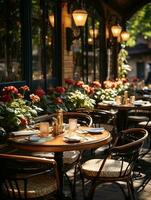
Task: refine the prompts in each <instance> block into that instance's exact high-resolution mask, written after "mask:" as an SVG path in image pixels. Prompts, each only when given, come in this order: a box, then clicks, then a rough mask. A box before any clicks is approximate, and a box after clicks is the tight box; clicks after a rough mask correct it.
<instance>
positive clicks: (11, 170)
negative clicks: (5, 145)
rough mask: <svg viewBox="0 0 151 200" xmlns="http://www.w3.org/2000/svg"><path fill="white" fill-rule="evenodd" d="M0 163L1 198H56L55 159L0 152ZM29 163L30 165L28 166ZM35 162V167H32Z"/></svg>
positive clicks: (19, 199) (57, 191)
mask: <svg viewBox="0 0 151 200" xmlns="http://www.w3.org/2000/svg"><path fill="white" fill-rule="evenodd" d="M0 163H1V165H0V193H1V198H2V199H6V200H7V199H9V200H10V199H13V200H16V199H18V200H22V199H24V200H28V199H46V198H48V197H49V198H56V197H57V195H56V194H59V177H58V172H57V168H56V162H55V160H53V159H46V158H38V157H33V156H25V155H15V154H0ZM30 163H31V166H32V167H29V164H30ZM37 164H38V167H37V168H35V167H33V166H34V165H37ZM27 165H28V167H27ZM39 165H41V167H39Z"/></svg>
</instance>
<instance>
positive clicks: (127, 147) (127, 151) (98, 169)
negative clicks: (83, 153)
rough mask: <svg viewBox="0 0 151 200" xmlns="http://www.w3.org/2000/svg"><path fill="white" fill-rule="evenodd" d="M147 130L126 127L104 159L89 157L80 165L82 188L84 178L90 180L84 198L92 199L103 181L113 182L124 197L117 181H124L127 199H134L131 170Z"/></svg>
mask: <svg viewBox="0 0 151 200" xmlns="http://www.w3.org/2000/svg"><path fill="white" fill-rule="evenodd" d="M147 136H148V132H147V131H146V130H145V129H142V128H133V129H127V130H124V131H123V132H122V135H121V136H120V137H119V138H118V139H117V141H116V145H115V146H113V147H112V148H111V149H109V151H108V153H107V155H106V157H105V158H104V159H91V160H88V161H86V162H85V163H83V164H82V165H81V175H82V176H81V177H82V182H83V188H84V178H86V179H88V180H90V181H91V187H90V190H89V193H88V196H87V197H85V192H84V197H85V198H86V199H89V200H90V199H91V200H92V199H93V196H94V192H95V189H96V187H97V186H98V185H99V184H101V183H105V182H113V183H116V184H118V185H119V186H120V188H121V190H122V191H123V194H124V196H125V198H127V194H126V193H125V191H124V189H123V188H122V186H121V185H120V184H119V182H118V181H122V182H126V184H127V188H128V196H129V198H128V199H135V192H134V188H133V181H132V171H133V169H134V166H135V162H136V161H137V159H138V156H139V152H140V149H141V147H142V145H143V142H144V140H145V139H146V138H147Z"/></svg>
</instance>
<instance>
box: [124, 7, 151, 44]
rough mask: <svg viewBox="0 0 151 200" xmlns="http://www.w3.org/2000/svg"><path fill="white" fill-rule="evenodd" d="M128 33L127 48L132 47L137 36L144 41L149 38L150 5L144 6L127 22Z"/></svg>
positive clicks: (150, 31)
mask: <svg viewBox="0 0 151 200" xmlns="http://www.w3.org/2000/svg"><path fill="white" fill-rule="evenodd" d="M128 31H129V33H130V39H129V40H128V42H127V45H128V46H134V45H135V44H136V39H137V37H138V36H143V38H144V39H149V38H150V37H151V3H148V4H147V5H145V6H144V7H143V8H142V9H141V10H139V11H138V12H137V13H136V14H134V16H133V17H132V18H131V19H130V20H129V21H128Z"/></svg>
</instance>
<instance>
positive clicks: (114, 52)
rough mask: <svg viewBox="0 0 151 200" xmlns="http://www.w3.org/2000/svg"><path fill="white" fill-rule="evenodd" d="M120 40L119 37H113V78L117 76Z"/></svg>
mask: <svg viewBox="0 0 151 200" xmlns="http://www.w3.org/2000/svg"><path fill="white" fill-rule="evenodd" d="M117 45H118V42H117V38H116V37H114V38H113V45H112V63H113V79H114V80H115V79H116V78H117V70H118V67H117V54H118V46H117Z"/></svg>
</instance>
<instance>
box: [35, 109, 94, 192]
mask: <svg viewBox="0 0 151 200" xmlns="http://www.w3.org/2000/svg"><path fill="white" fill-rule="evenodd" d="M56 115H57V113H54V114H50V115H44V116H41V117H39V118H36V119H35V122H37V123H38V122H41V121H50V123H51V122H52V120H53V117H56ZM70 118H74V119H77V123H78V124H80V125H83V126H87V127H91V126H92V123H93V120H92V117H91V116H90V115H88V114H85V113H81V112H63V122H64V123H69V119H70ZM81 154H82V152H80V151H65V152H63V162H64V169H65V170H64V174H65V176H66V178H67V180H68V182H69V186H70V188H71V193H72V195H74V194H75V184H76V173H77V163H78V162H79V159H80V157H81ZM32 155H33V156H38V157H46V158H54V153H53V152H50V153H47V152H36V153H32ZM71 167H74V171H73V177H72V178H73V183H72V182H71V180H70V177H69V176H71V173H70V175H68V170H69V169H70V168H71Z"/></svg>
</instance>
